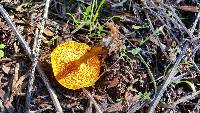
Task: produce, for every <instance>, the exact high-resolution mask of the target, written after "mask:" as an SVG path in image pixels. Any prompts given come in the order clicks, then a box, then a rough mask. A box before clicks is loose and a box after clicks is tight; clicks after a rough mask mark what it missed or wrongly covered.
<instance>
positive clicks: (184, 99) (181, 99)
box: [170, 90, 200, 108]
mask: <svg viewBox="0 0 200 113" xmlns="http://www.w3.org/2000/svg"><path fill="white" fill-rule="evenodd" d="M198 96H199V97H200V90H199V91H197V92H194V93H190V94H188V95H186V96H183V97H181V98H180V99H178V100H177V101H175V102H173V103H172V104H171V105H170V106H171V107H172V108H175V107H176V106H177V105H178V104H180V103H183V102H186V101H189V100H192V99H194V98H195V97H198Z"/></svg>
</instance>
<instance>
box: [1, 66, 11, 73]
mask: <svg viewBox="0 0 200 113" xmlns="http://www.w3.org/2000/svg"><path fill="white" fill-rule="evenodd" d="M2 70H3V72H4V73H6V74H8V73H9V72H10V67H8V66H5V65H3V66H2Z"/></svg>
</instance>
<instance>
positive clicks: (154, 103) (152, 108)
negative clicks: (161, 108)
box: [148, 41, 189, 113]
mask: <svg viewBox="0 0 200 113" xmlns="http://www.w3.org/2000/svg"><path fill="white" fill-rule="evenodd" d="M188 45H189V42H188V41H186V42H185V43H184V45H183V49H182V53H181V54H180V55H179V57H178V58H177V60H176V62H175V64H174V65H173V67H172V69H171V70H170V72H169V74H168V75H167V77H166V79H165V81H164V82H163V84H162V86H161V87H160V89H159V90H158V92H157V93H156V94H155V97H154V98H153V101H152V103H151V105H150V107H149V110H148V113H154V111H155V108H156V106H157V105H158V103H159V101H160V99H161V97H162V96H163V93H164V92H165V90H166V89H167V86H168V85H169V83H170V82H171V80H172V79H173V77H174V76H175V75H176V74H177V68H178V65H179V64H180V62H181V60H182V59H183V58H184V57H185V51H186V49H187V47H188Z"/></svg>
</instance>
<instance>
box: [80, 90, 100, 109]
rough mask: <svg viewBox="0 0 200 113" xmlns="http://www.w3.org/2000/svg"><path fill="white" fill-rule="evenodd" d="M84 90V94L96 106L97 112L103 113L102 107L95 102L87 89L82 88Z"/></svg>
mask: <svg viewBox="0 0 200 113" xmlns="http://www.w3.org/2000/svg"><path fill="white" fill-rule="evenodd" d="M82 89H83V92H84V93H85V94H86V95H87V97H88V98H89V99H90V101H91V102H92V103H93V104H94V106H95V108H96V110H97V111H98V112H99V113H103V112H102V111H101V108H100V106H99V105H98V104H97V102H96V101H95V100H94V98H93V97H92V95H91V94H90V93H89V92H88V91H87V90H86V89H85V88H82Z"/></svg>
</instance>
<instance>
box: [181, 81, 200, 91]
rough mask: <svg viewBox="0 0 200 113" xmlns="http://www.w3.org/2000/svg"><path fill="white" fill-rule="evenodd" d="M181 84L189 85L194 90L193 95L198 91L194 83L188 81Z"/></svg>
mask: <svg viewBox="0 0 200 113" xmlns="http://www.w3.org/2000/svg"><path fill="white" fill-rule="evenodd" d="M179 83H185V84H187V85H188V86H189V88H190V89H191V90H192V92H193V93H194V92H196V91H197V90H196V87H195V85H194V83H192V82H190V81H188V80H181V81H179Z"/></svg>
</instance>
